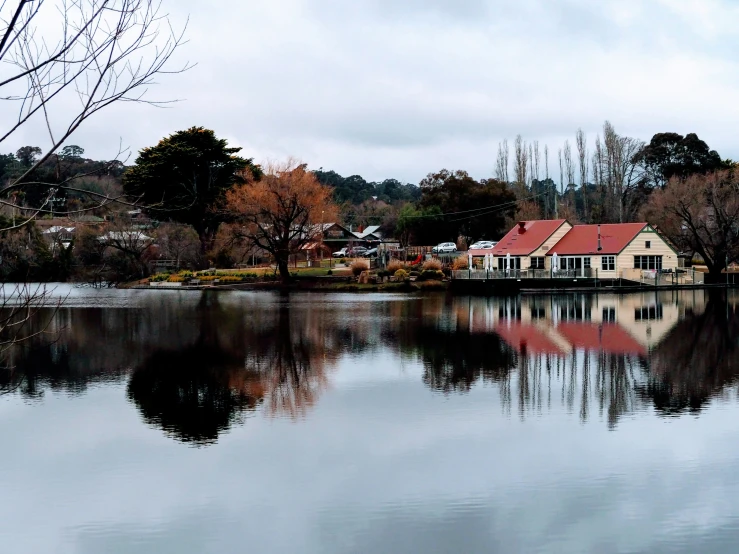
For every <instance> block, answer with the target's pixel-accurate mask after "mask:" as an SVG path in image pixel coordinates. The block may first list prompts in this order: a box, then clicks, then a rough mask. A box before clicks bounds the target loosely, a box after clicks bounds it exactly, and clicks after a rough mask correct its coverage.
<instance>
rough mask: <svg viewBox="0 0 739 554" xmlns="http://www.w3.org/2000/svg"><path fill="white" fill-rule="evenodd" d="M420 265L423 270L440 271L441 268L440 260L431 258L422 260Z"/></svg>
mask: <svg viewBox="0 0 739 554" xmlns="http://www.w3.org/2000/svg"><path fill="white" fill-rule="evenodd" d="M422 267H423V269H424V270H432V271H440V270H441V268H442V265H441V260H437V259H436V258H431V259H430V260H426V261H425V262H423V266H422Z"/></svg>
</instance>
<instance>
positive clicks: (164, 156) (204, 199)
mask: <svg viewBox="0 0 739 554" xmlns="http://www.w3.org/2000/svg"><path fill="white" fill-rule="evenodd" d="M240 150H241V148H238V147H229V146H228V142H227V141H226V140H225V139H219V138H217V137H216V135H215V133H214V132H213V131H211V130H210V129H205V128H203V127H190V128H189V129H186V130H184V131H178V132H176V133H174V134H172V135H170V136H168V137H166V138H163V139H162V140H160V141H159V143H158V144H157V145H156V146H152V147H149V148H144V149H143V150H141V152H139V156H138V158H136V163H135V165H134V166H132V167H130V168H129V169H128V170H127V171H126V172H125V174H124V175H123V188H124V191H125V192H126V194H127V195H129V196H130V197H131V198H132V199H136V200H138V201H139V202H142V203H143V204H145V205H146V206H147V207H148V209H149V210H150V211H151V212H152V213H154V214H157V216H158V217H159V218H160V219H164V218H169V219H172V220H173V221H177V222H180V223H184V224H187V225H192V226H193V227H194V228H195V230H196V231H197V233H198V235H199V236H200V238H201V240H204V241H208V240H210V239H211V238H212V235H213V234H214V233H215V230H216V227H217V225H218V223H219V222H220V221H222V220H223V215H222V213H221V212H219V211H218V210H215V208H216V206H217V205H218V203H219V202H221V201H222V200H223V197H224V196H223V195H224V193H225V191H227V190H228V189H230V188H231V187H232V186H233V185H234V184H238V183H243V182H244V181H245V179H251V180H254V179H258V178H259V177H260V175H261V170H260V168H259V166H257V165H255V164H254V163H253V162H252V160H251V159H245V158H241V157H239V156H237V155H236V154H237V152H239V151H240Z"/></svg>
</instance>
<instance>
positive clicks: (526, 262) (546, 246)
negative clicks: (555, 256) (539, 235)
mask: <svg viewBox="0 0 739 554" xmlns="http://www.w3.org/2000/svg"><path fill="white" fill-rule="evenodd" d="M570 229H572V225H570V224H569V223H567V222H566V221H565V222H564V223H563V224H562V225H561V226H560V227H559V229H557V230H556V231H555V232H554V233H553V234H552V236H551V237H550V238H548V239H547V240H545V241H544V243H543V244H542V245H541V246H540V247H539V248H538V249H537V250H535V251H534V252H532V254H531V256H526V257H525V258H522V259H521V268H522V269H529V268H530V267H531V258H532V257H534V258H544V260H545V261H544V267H545V269H549V268H550V267H551V262H552V258H551V256H547V252H549V250H551V248H552V247H553V246H554V245H555V244H557V243H558V242H559V241H560V240H561V239H562V237H564V236H565V235H566V234H567V232H568V231H569V230H570Z"/></svg>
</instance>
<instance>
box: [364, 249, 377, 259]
mask: <svg viewBox="0 0 739 554" xmlns="http://www.w3.org/2000/svg"><path fill="white" fill-rule="evenodd" d="M364 257H365V258H376V257H377V248H370V249H369V250H367V252H365V253H364Z"/></svg>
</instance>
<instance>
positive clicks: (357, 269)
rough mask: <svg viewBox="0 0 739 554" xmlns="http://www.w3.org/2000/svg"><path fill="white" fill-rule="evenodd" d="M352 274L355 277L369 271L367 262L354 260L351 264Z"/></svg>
mask: <svg viewBox="0 0 739 554" xmlns="http://www.w3.org/2000/svg"><path fill="white" fill-rule="evenodd" d="M351 267H352V274H353V275H354V276H355V277H357V276H359V275H360V274H361V273H362V272H363V271H367V270H369V262H368V261H367V260H354V261H353V262H352V266H351Z"/></svg>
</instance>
